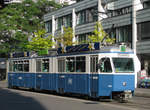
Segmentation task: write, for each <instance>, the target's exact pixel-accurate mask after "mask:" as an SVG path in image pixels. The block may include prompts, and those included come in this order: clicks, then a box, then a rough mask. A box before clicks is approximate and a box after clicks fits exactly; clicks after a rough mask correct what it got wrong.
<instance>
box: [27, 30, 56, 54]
mask: <svg viewBox="0 0 150 110" xmlns="http://www.w3.org/2000/svg"><path fill="white" fill-rule="evenodd" d="M45 36H46V31H45V30H39V31H38V32H35V33H34V35H33V36H32V38H31V41H30V42H29V44H28V45H27V48H28V49H29V50H33V51H40V50H45V49H47V50H48V49H50V48H52V46H54V42H53V41H52V38H53V36H52V35H49V36H46V37H45Z"/></svg>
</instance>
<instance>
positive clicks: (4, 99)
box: [0, 88, 47, 110]
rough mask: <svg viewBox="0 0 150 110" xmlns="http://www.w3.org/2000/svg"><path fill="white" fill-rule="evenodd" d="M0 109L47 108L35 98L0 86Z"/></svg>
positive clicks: (31, 109)
mask: <svg viewBox="0 0 150 110" xmlns="http://www.w3.org/2000/svg"><path fill="white" fill-rule="evenodd" d="M0 110H47V109H46V108H44V106H42V105H41V104H40V103H39V102H38V101H36V100H35V99H33V98H31V97H28V96H23V95H21V94H20V93H15V92H12V91H11V90H8V89H6V88H0Z"/></svg>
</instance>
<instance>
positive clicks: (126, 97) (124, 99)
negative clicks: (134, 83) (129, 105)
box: [120, 90, 132, 102]
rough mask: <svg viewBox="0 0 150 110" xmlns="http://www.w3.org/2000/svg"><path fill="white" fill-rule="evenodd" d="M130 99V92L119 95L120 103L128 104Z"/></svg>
mask: <svg viewBox="0 0 150 110" xmlns="http://www.w3.org/2000/svg"><path fill="white" fill-rule="evenodd" d="M131 98H132V92H131V91H130V90H127V91H124V92H122V93H120V102H128V101H129V99H131Z"/></svg>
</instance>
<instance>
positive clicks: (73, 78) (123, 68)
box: [8, 46, 136, 99]
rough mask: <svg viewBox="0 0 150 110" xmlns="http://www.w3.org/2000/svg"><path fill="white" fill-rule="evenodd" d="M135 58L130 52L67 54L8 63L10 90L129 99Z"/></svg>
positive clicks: (110, 48)
mask: <svg viewBox="0 0 150 110" xmlns="http://www.w3.org/2000/svg"><path fill="white" fill-rule="evenodd" d="M135 57H136V56H135V55H134V53H133V51H132V50H131V49H129V48H125V49H123V51H121V48H120V47H119V46H115V47H114V46H108V47H102V48H101V49H100V50H95V51H84V52H73V53H72V52H70V53H69V52H68V53H61V54H57V55H51V56H38V57H20V58H10V59H9V60H8V86H9V87H10V88H12V87H24V88H32V89H40V90H51V91H56V92H58V93H78V94H84V95H88V96H90V97H95V98H100V97H103V96H108V97H110V98H112V97H113V96H114V95H116V96H119V97H120V98H123V99H126V98H130V97H132V95H133V93H134V89H135V69H134V67H135V64H134V63H135V61H134V59H135Z"/></svg>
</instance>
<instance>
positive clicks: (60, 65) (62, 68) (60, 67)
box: [58, 58, 65, 72]
mask: <svg viewBox="0 0 150 110" xmlns="http://www.w3.org/2000/svg"><path fill="white" fill-rule="evenodd" d="M58 72H65V59H64V58H60V59H58Z"/></svg>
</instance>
